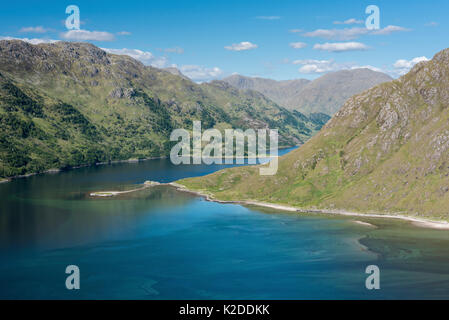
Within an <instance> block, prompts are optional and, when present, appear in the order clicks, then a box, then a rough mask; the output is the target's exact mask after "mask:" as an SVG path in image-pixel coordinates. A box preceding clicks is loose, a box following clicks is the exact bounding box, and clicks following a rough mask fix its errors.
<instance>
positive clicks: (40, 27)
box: [20, 26, 49, 33]
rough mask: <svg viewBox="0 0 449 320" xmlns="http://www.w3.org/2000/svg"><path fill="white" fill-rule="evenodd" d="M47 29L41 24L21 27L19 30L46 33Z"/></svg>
mask: <svg viewBox="0 0 449 320" xmlns="http://www.w3.org/2000/svg"><path fill="white" fill-rule="evenodd" d="M48 31H49V30H48V29H45V28H44V27H42V26H37V27H23V28H22V29H20V32H26V33H46V32H48Z"/></svg>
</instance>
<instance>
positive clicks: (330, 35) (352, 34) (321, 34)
mask: <svg viewBox="0 0 449 320" xmlns="http://www.w3.org/2000/svg"><path fill="white" fill-rule="evenodd" d="M400 31H409V29H406V28H403V27H399V26H387V27H385V28H383V29H379V30H369V29H367V28H345V29H317V30H315V31H311V32H306V33H304V34H303V35H304V36H305V37H312V38H324V39H328V40H353V39H357V38H358V37H360V36H363V35H368V34H372V35H387V34H391V33H393V32H400Z"/></svg>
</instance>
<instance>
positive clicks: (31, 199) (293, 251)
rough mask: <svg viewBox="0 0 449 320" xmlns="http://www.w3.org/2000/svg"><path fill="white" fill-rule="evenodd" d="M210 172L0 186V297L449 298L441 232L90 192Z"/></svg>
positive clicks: (153, 166) (161, 166) (155, 166)
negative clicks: (371, 272) (370, 274)
mask: <svg viewBox="0 0 449 320" xmlns="http://www.w3.org/2000/svg"><path fill="white" fill-rule="evenodd" d="M217 169H218V168H217V167H215V168H214V167H209V166H184V167H176V166H173V165H171V164H170V163H169V161H167V160H154V161H147V162H142V163H138V164H118V165H112V166H100V167H94V168H83V169H79V170H74V171H69V172H63V173H60V174H54V175H40V176H34V177H31V178H27V179H20V180H15V181H13V182H11V183H8V184H3V185H0V196H1V202H0V210H1V211H0V285H1V287H0V298H3V299H5V298H6V299H38V298H40V299H48V298H63V299H79V298H82V299H85V298H87V299H91V298H92V299H110V298H112V299H115V298H119V299H346V298H352V299H381V298H387V299H394V298H401V299H403V298H413V299H414V298H449V250H448V249H447V248H449V236H448V232H446V231H434V230H427V229H421V228H416V227H414V226H412V225H410V224H409V223H407V222H401V221H389V220H379V219H366V218H364V219H360V218H357V219H358V220H363V221H366V222H370V223H372V224H375V225H377V226H378V228H377V229H372V228H368V227H365V226H361V225H357V224H355V223H354V221H353V220H355V218H348V217H331V216H326V215H313V214H310V215H298V214H291V213H281V212H276V211H275V210H267V209H260V208H254V207H251V208H247V207H243V206H239V205H230V204H226V205H224V204H217V203H211V202H207V201H204V200H203V199H201V198H198V197H194V196H192V195H189V194H185V193H180V192H177V191H175V190H173V189H172V188H169V187H156V188H152V189H147V190H145V191H140V192H136V193H132V194H126V195H121V196H118V197H114V198H108V199H92V198H89V197H88V196H87V195H88V194H89V192H91V191H101V190H117V189H118V188H128V187H130V185H132V184H136V183H142V182H143V181H145V180H148V179H151V180H158V181H161V182H167V181H173V180H176V179H179V178H182V177H187V176H195V175H201V174H206V173H208V172H211V171H214V170H217ZM359 240H360V241H359ZM71 264H75V265H78V266H79V268H80V270H81V289H80V290H78V291H69V290H67V289H66V288H65V279H66V276H67V275H66V274H65V267H66V266H67V265H71ZM370 264H375V265H378V266H379V267H380V269H381V290H378V291H368V290H366V289H365V279H366V277H367V275H366V274H365V273H364V271H365V268H366V266H368V265H370Z"/></svg>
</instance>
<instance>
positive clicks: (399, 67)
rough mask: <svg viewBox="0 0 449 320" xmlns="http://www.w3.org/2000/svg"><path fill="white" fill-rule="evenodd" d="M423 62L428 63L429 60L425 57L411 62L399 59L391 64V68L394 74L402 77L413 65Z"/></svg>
mask: <svg viewBox="0 0 449 320" xmlns="http://www.w3.org/2000/svg"><path fill="white" fill-rule="evenodd" d="M423 61H429V59H427V58H426V57H416V58H414V59H412V60H405V59H399V60H397V61H396V62H395V63H394V64H393V67H394V69H395V72H396V73H397V74H399V75H401V76H402V75H404V74H406V73H407V72H409V70H410V69H411V68H413V66H414V65H415V64H417V63H420V62H423Z"/></svg>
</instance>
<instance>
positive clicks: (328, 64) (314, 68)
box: [293, 59, 384, 74]
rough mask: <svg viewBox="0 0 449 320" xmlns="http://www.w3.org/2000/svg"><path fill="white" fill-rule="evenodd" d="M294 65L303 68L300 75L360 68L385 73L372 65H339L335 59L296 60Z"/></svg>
mask: <svg viewBox="0 0 449 320" xmlns="http://www.w3.org/2000/svg"><path fill="white" fill-rule="evenodd" d="M293 64H299V65H301V67H300V68H299V69H298V71H299V73H303V74H322V73H327V72H334V71H340V70H354V69H360V68H366V69H370V70H373V71H378V72H384V71H383V70H381V69H380V68H376V67H373V66H370V65H365V66H360V65H358V64H356V63H352V62H347V63H337V62H335V61H334V60H333V59H331V60H313V59H309V60H296V61H293Z"/></svg>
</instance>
